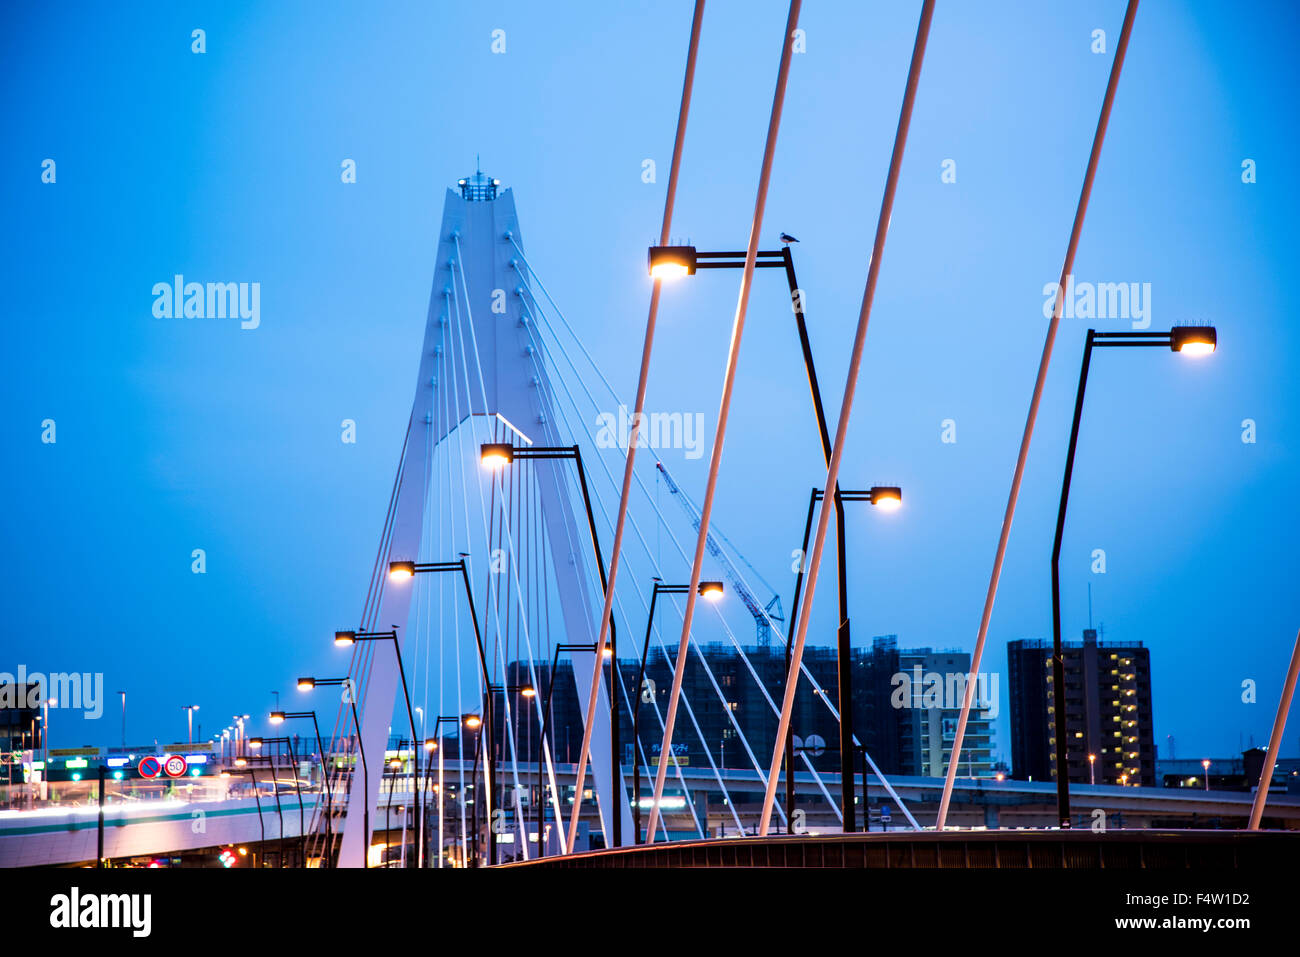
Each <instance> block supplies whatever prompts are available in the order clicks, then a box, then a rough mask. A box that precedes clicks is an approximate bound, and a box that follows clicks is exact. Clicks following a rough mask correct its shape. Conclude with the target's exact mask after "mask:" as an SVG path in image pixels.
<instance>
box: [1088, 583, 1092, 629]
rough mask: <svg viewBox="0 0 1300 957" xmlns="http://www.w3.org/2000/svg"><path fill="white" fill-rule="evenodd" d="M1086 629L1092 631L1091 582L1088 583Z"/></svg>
mask: <svg viewBox="0 0 1300 957" xmlns="http://www.w3.org/2000/svg"><path fill="white" fill-rule="evenodd" d="M1088 628H1089V630H1091V629H1092V582H1088Z"/></svg>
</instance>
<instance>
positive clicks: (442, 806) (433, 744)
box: [424, 714, 464, 867]
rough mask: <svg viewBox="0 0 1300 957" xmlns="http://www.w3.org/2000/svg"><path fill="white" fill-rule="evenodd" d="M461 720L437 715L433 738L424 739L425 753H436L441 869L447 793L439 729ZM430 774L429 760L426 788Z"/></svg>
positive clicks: (460, 718) (431, 765)
mask: <svg viewBox="0 0 1300 957" xmlns="http://www.w3.org/2000/svg"><path fill="white" fill-rule="evenodd" d="M462 720H463V718H462V717H461V716H459V715H454V714H452V715H448V714H440V715H438V717H437V718H435V719H434V722H433V734H434V736H433V737H432V738H426V739H425V741H424V749H425V750H426V751H430V752H432V751H437V752H438V784H437V788H436V790H437V794H438V857H437V861H438V864H437V866H438V867H442V858H443V846H442V842H443V835H444V834H445V833H446V827H445V824H444V819H445V817H446V797H445V795H446V793H447V790H446V788H445V787H444V783H443V774H442V769H443V757H442V756H443V750H442V730H441V729H442V726H443V724H453V725H459V724H460V723H461V721H462ZM457 737H458V738H459V732H457ZM431 773H433V762H432V760H430V762H429V765H428V769H427V770H426V771H425V785H426V787H427V786H428V776H429V775H430V774H431ZM462 797H463V795H462ZM461 820H462V821H463V820H464V818H463V817H462V819H461Z"/></svg>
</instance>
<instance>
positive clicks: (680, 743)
mask: <svg viewBox="0 0 1300 957" xmlns="http://www.w3.org/2000/svg"><path fill="white" fill-rule="evenodd" d="M701 659H702V660H703V661H704V662H707V664H708V668H707V669H705V668H703V667H701ZM803 663H804V666H805V667H806V668H807V670H808V673H809V674H810V675H811V676H812V680H811V681H809V680H808V677H807V675H805V676H803V677H802V678H801V680H800V682H799V690H798V693H797V694H796V695H795V706H794V713H793V715H792V719H791V730H792V731H793V733H794V735H795V739H796V742H797V746H800V747H802V748H804V749H805V750H804V751H803V754H804V755H805V756H806V758H807V761H808V762H810V763H811V764H812V765H813V766H814V767H816V768H817V769H818V770H819V771H831V772H834V771H838V770H839V768H840V759H839V753H838V742H839V726H838V723H837V722H836V720H835V717H834V715H833V714H832V713H831V710H830V709H829V708H827V707H826V706H825V704H824V703H823V702H822V701H821V700H819V699H820V696H822V695H830V696H831V698H830V700H831V702H832V704H836V705H838V702H837V701H836V700H835V694H836V688H837V674H838V664H837V661H836V651H835V649H834V648H833V647H828V646H820V645H809V646H807V647H806V648H805V649H804V658H803ZM638 667H639V663H638V662H637V661H635V660H631V659H621V660H620V661H619V673H620V676H621V678H622V686H623V688H625V689H626V693H624V692H623V691H621V690H620V693H619V696H618V697H619V704H620V708H619V727H620V732H619V733H620V740H621V743H622V752H623V753H622V760H623V764H624V766H625V767H628V768H630V767H631V766H632V765H633V762H634V761H635V762H636V763H637V764H642V765H643V766H644V767H649V768H654V767H655V766H656V765H657V764H658V762H659V749H660V747H661V742H662V736H663V726H662V724H661V721H660V717H661V715H662V713H663V710H664V708H665V707H666V705H667V702H668V696H669V690H670V688H671V685H672V668H671V666H670V664H669V662H668V659H667V657H666V656H665V655H664V654H663V652H662V651H660V650H659V649H655V650H653V651H652V652H651V654H650V657H649V659H648V660H647V662H646V672H645V684H644V686H643V688H642V689H641V695H640V697H641V702H640V712H641V714H640V726H639V737H640V743H641V746H640V748H638V749H637V750H636V751H635V752H634V750H633V742H634V740H635V737H634V735H633V734H632V713H631V709H630V708H629V707H628V702H629V700H633V701H634V700H635V699H634V698H633V697H632V696H633V695H635V694H636V691H635V688H636V680H637V671H638ZM852 667H853V727H854V733H855V734H856V736H857V738H858V741H859V742H860V743H861V744H862V745H863V747H865V748H866V750H867V753H868V754H870V755H871V759H872V760H873V761H874V762H875V764H876V766H877V767H878V768H879V769H880V770H881V771H882V772H884V773H885V774H916V775H928V776H941V775H943V774H944V773H945V771H946V768H947V757H948V753H949V752H950V751H951V748H952V739H953V735H954V733H955V731H956V727H957V718H958V716H959V714H960V711H961V704H962V689H963V688H964V686H965V678H966V672H967V670H968V669H969V667H970V655H969V654H967V653H965V652H957V651H939V652H935V651H933V650H932V649H929V648H921V649H916V650H912V651H908V650H903V651H900V650H899V648H898V636H897V635H883V636H880V637H877V638H874V639H873V640H872V643H871V647H869V648H854V649H853V657H852ZM918 668H919V670H918ZM549 671H550V667H549V664H539V665H537V666H536V669H535V673H536V675H537V680H538V681H539V683H540V685H541V690H542V691H543V692H545V690H546V689H547V688H549V687H550V675H549ZM556 671H557V680H556V682H555V685H554V688H555V691H554V696H553V700H552V702H551V718H550V719H549V723H548V727H549V729H550V730H549V731H548V733H547V738H548V740H550V741H551V742H552V743H553V746H554V753H555V758H556V760H557V761H560V762H564V763H568V762H571V761H574V760H576V759H577V753H578V750H579V748H580V747H581V744H582V731H583V727H582V717H581V712H580V711H579V709H578V703H577V697H576V693H575V691H574V688H575V687H576V686H575V684H574V681H573V678H572V665H571V664H570V663H569V662H568V661H567V660H563V659H562V660H561V661H560V663H559V665H558V667H557V669H556ZM528 675H529V672H528V669H527V666H526V665H525V664H524V663H522V662H514V663H512V664H511V666H510V682H511V683H514V684H524V683H527V681H528ZM900 676H901V677H900ZM582 679H583V680H584V681H585V680H586V675H583V676H582ZM904 679H906V680H907V681H909V682H913V683H914V684H915V687H914V688H908V689H905V691H906V693H904V691H903V690H900V688H901V685H902V683H903V680H904ZM785 680H786V661H785V649H784V648H772V647H769V646H757V647H748V648H746V649H745V655H744V657H743V658H742V657H741V655H740V654H739V653H738V652H737V651H736V649H735V647H733V646H732V645H729V644H720V643H710V644H704V645H700V646H698V647H694V646H693V647H692V649H691V658H690V660H689V661H688V663H687V668H686V671H685V673H684V674H683V676H682V689H683V692H684V693H685V695H686V700H687V701H689V704H690V706H689V708H683V711H682V712H681V713H680V714H679V715H678V722H677V732H676V734H675V735H674V741H673V750H674V751H675V752H676V757H677V760H678V762H679V763H680V764H681V765H682V766H685V767H704V768H707V767H709V766H710V765H713V766H717V767H727V768H749V769H753V768H754V767H756V766H757V767H759V768H762V769H763V770H764V771H766V768H767V762H768V761H769V760H770V758H771V754H772V746H773V743H774V735H775V733H776V723H777V722H776V715H775V714H774V712H773V705H774V704H775V705H776V706H779V705H780V703H781V700H782V697H783V696H784V689H785ZM979 694H980V696H981V697H980V701H981V702H983V701H984V698H985V697H986V696H987V694H988V688H987V687H985V686H982V690H981V691H980V692H979ZM992 694H993V698H994V699H995V700H996V697H997V688H996V686H994V687H993V688H992ZM936 695H938V697H936ZM769 702H770V703H769ZM498 706H499V704H498ZM993 707H996V705H995V704H994V705H993ZM995 717H996V711H995V710H994V711H990V710H989V708H987V707H979V708H977V709H976V710H975V711H973V712H972V715H971V721H970V724H969V726H968V728H967V733H966V750H965V751H964V753H963V756H962V763H961V768H960V771H961V773H962V774H963V775H967V774H970V775H974V776H976V777H988V776H991V775H992V774H993V773H994V769H993V766H992V764H993V755H992V751H993V720H992V719H993V718H995ZM601 720H604V719H603V718H602V719H601ZM516 724H517V730H516V734H517V735H518V744H517V745H516V748H517V751H518V754H519V755H520V757H521V759H524V756H525V755H526V756H527V757H526V759H527V760H530V761H531V760H536V756H537V749H538V748H539V746H540V742H539V738H538V734H539V730H540V729H538V728H535V727H531V726H530V724H529V719H528V718H527V716H526V715H523V716H520V717H518V718H517V720H516ZM697 729H698V730H697ZM504 733H505V732H504V729H503V728H501V727H500V722H498V728H497V736H498V753H499V754H502V755H505V754H508V753H509V751H508V750H506V749H505V748H503V747H502V746H501V742H503V741H504V738H503V737H502V736H503V735H504ZM742 733H743V737H742ZM796 766H797V767H798V768H799V769H803V768H805V767H806V764H805V761H804V757H799V758H797V759H796ZM854 766H855V767H857V766H858V765H857V760H856V759H855V761H854Z"/></svg>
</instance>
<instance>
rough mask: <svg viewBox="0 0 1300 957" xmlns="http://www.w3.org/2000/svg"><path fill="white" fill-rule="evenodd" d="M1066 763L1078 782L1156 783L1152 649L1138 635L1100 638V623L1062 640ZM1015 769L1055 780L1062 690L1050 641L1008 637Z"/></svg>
mask: <svg viewBox="0 0 1300 957" xmlns="http://www.w3.org/2000/svg"><path fill="white" fill-rule="evenodd" d="M1062 652H1063V657H1064V664H1065V689H1064V695H1063V697H1064V707H1065V728H1066V735H1067V741H1066V748H1065V753H1066V759H1067V761H1066V764H1067V767H1068V774H1069V780H1070V781H1073V782H1077V783H1080V784H1087V783H1089V782H1090V781H1095V782H1096V783H1097V784H1127V785H1147V786H1155V785H1156V783H1157V781H1156V751H1155V733H1154V722H1153V720H1152V711H1151V659H1150V652H1149V650H1148V649H1147V648H1144V647H1143V645H1142V643H1141V642H1140V641H1138V642H1113V641H1098V640H1097V632H1096V630H1095V629H1092V628H1089V629H1087V630H1085V631H1084V633H1083V640H1082V641H1067V642H1064V643H1063V645H1062ZM1007 671H1008V678H1009V683H1010V686H1011V687H1010V689H1009V690H1010V698H1011V752H1012V764H1013V776H1014V777H1016V778H1018V779H1021V780H1026V779H1033V780H1035V781H1048V780H1055V775H1056V771H1055V766H1056V728H1055V721H1056V710H1055V709H1056V708H1057V707H1059V706H1060V705H1058V703H1057V700H1058V699H1057V695H1056V693H1055V692H1056V689H1055V688H1054V682H1053V680H1052V643H1051V642H1050V641H1043V640H1037V639H1026V640H1021V641H1012V642H1008V643H1007Z"/></svg>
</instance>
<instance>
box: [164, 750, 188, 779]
mask: <svg viewBox="0 0 1300 957" xmlns="http://www.w3.org/2000/svg"><path fill="white" fill-rule="evenodd" d="M188 767H189V765H188V764H186V762H185V758H183V757H182V756H181V755H179V754H170V755H168V756H167V760H165V761H163V770H164V771H166V772H167V776H168V777H169V778H178V777H180V776H181V775H183V774H184V773H185V769H186V768H188Z"/></svg>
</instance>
